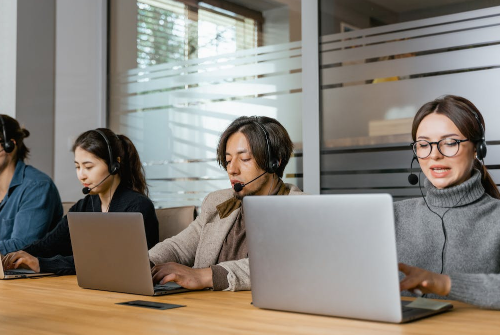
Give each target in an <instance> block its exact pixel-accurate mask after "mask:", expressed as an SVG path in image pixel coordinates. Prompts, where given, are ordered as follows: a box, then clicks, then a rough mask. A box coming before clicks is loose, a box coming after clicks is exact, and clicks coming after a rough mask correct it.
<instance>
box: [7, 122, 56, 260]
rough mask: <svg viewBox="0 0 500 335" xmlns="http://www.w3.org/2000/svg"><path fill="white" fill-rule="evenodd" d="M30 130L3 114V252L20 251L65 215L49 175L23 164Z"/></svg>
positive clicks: (27, 151) (26, 154)
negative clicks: (25, 140)
mask: <svg viewBox="0 0 500 335" xmlns="http://www.w3.org/2000/svg"><path fill="white" fill-rule="evenodd" d="M29 134H30V133H29V131H28V130H26V129H24V128H21V127H20V126H19V123H18V122H17V120H16V119H13V118H11V117H10V116H8V115H4V114H2V115H0V199H1V201H0V225H1V226H0V254H3V255H5V254H7V253H9V252H12V251H17V250H20V249H22V248H24V247H26V246H27V245H28V244H31V243H32V242H33V241H36V240H38V239H40V238H42V237H43V236H44V235H45V234H46V233H47V232H48V231H49V229H50V228H51V227H54V226H55V225H56V224H57V222H58V221H59V220H60V219H61V217H62V214H63V209H62V204H61V198H60V197H59V192H58V191H57V188H56V186H55V185H54V183H53V182H52V179H50V177H49V176H47V175H46V174H45V173H43V172H41V171H39V170H37V169H35V168H34V167H32V166H30V165H26V164H24V160H25V159H26V158H27V156H28V153H29V149H28V148H27V147H26V145H25V144H24V139H25V138H26V137H28V136H29Z"/></svg>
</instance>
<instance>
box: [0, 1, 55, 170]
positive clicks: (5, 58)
mask: <svg viewBox="0 0 500 335" xmlns="http://www.w3.org/2000/svg"><path fill="white" fill-rule="evenodd" d="M54 15H55V1H54V0H45V1H43V2H42V1H36V0H19V1H16V2H15V1H1V2H0V34H1V35H0V46H1V51H0V92H1V93H0V109H1V110H0V113H2V114H8V115H10V116H12V117H15V118H16V119H17V120H18V121H19V123H20V124H21V126H24V127H25V128H26V129H28V130H29V131H30V132H31V135H30V137H29V138H27V139H26V140H25V143H26V145H27V146H28V147H29V148H30V149H31V154H30V157H29V160H28V163H30V164H33V165H35V166H36V167H37V168H38V169H40V170H42V171H43V172H45V173H47V174H48V175H49V176H53V172H54V171H53V170H54V161H53V156H54V136H53V134H54V112H53V111H54V29H55V21H54Z"/></svg>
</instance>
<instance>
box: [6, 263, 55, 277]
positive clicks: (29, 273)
mask: <svg viewBox="0 0 500 335" xmlns="http://www.w3.org/2000/svg"><path fill="white" fill-rule="evenodd" d="M52 275H53V273H45V272H35V271H33V270H29V269H12V270H4V269H3V264H2V262H0V279H17V278H29V277H43V276H52Z"/></svg>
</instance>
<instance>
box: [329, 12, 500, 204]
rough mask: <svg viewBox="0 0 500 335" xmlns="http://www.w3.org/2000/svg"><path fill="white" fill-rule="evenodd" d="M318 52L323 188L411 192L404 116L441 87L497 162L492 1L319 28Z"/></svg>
mask: <svg viewBox="0 0 500 335" xmlns="http://www.w3.org/2000/svg"><path fill="white" fill-rule="evenodd" d="M402 6H403V5H402ZM320 50H321V51H320V57H321V60H320V64H321V70H320V71H321V91H322V92H321V103H322V137H323V139H322V163H321V165H322V166H321V174H322V178H321V187H322V192H323V193H363V192H389V193H391V194H392V195H393V196H394V197H396V198H405V197H411V196H417V195H419V194H420V191H419V190H418V187H414V186H410V185H409V184H408V182H407V179H406V177H407V175H408V170H409V169H408V168H409V165H410V161H411V157H412V154H411V151H410V147H409V143H410V142H411V136H410V132H411V122H412V118H413V116H414V115H415V113H416V112H417V110H418V108H419V107H420V106H421V105H422V104H424V103H425V102H428V101H431V100H433V99H435V98H437V97H439V96H441V95H445V94H455V95H462V96H464V97H466V98H468V99H470V100H471V101H473V102H474V103H475V104H476V105H477V107H478V108H479V109H480V110H481V112H482V113H483V116H484V117H485V120H486V125H487V129H486V139H487V141H488V143H489V144H490V149H491V153H489V154H488V157H487V159H486V164H487V165H490V167H491V168H493V169H494V168H496V167H498V163H499V162H500V151H499V150H497V149H493V147H494V146H495V145H498V144H499V143H500V141H499V140H500V123H499V122H500V115H499V113H498V101H497V94H498V93H497V91H498V89H497V88H498V86H499V85H500V7H490V8H485V9H479V10H473V11H468V12H463V13H458V14H452V15H445V16H439V17H433V18H427V19H421V20H415V21H410V22H404V23H395V24H389V25H384V26H382V27H375V28H368V29H353V30H351V31H346V32H344V33H337V34H327V35H324V36H322V37H321V42H320ZM422 178H423V176H422Z"/></svg>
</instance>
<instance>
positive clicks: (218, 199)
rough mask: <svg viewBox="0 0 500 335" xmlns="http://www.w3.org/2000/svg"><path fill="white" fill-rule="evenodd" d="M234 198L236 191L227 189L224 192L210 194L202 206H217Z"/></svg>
mask: <svg viewBox="0 0 500 335" xmlns="http://www.w3.org/2000/svg"><path fill="white" fill-rule="evenodd" d="M233 196H234V191H233V189H232V188H226V189H223V190H218V191H214V192H210V193H209V194H208V195H207V196H206V197H205V199H204V200H203V204H202V206H206V205H208V206H214V207H215V206H217V205H219V204H221V203H223V202H224V201H227V200H229V199H231V198H232V197H233Z"/></svg>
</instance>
